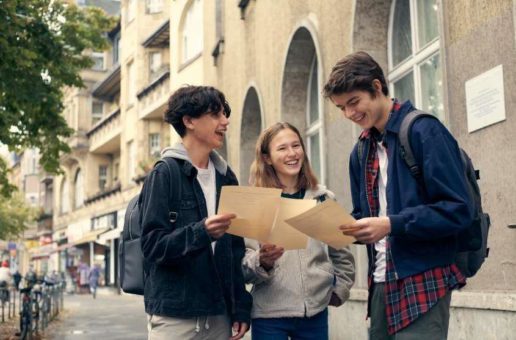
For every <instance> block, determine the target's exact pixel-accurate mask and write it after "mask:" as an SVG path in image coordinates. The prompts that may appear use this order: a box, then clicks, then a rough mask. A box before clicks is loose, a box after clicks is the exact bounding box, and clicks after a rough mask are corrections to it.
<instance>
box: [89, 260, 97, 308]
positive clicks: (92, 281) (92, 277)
mask: <svg viewBox="0 0 516 340" xmlns="http://www.w3.org/2000/svg"><path fill="white" fill-rule="evenodd" d="M99 278H100V268H99V265H98V264H94V265H93V266H92V267H91V269H90V272H89V274H88V281H89V285H90V293H91V295H92V296H93V298H94V299H95V298H96V297H97V287H98V285H99Z"/></svg>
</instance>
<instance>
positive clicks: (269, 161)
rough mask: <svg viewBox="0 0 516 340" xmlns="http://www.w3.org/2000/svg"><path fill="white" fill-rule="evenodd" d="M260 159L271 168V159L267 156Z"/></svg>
mask: <svg viewBox="0 0 516 340" xmlns="http://www.w3.org/2000/svg"><path fill="white" fill-rule="evenodd" d="M262 158H263V161H264V162H265V163H267V164H269V165H270V166H272V161H271V158H270V157H269V155H262Z"/></svg>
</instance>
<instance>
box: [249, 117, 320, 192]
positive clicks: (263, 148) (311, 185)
mask: <svg viewBox="0 0 516 340" xmlns="http://www.w3.org/2000/svg"><path fill="white" fill-rule="evenodd" d="M284 129H290V130H292V131H294V133H295V134H296V135H297V136H298V137H299V142H300V143H301V147H302V148H303V153H304V158H303V165H302V166H301V171H300V172H299V176H298V178H297V189H298V190H299V189H315V188H316V187H317V184H318V181H317V177H315V175H314V172H313V170H312V167H311V166H310V161H309V160H308V155H307V154H306V149H305V143H304V142H303V138H301V134H300V133H299V130H298V129H296V127H295V126H293V125H291V124H289V123H286V122H279V123H276V124H274V125H272V126H269V127H268V128H267V129H265V130H263V131H262V133H261V134H260V136H259V137H258V140H257V141H256V148H255V159H254V161H253V164H252V165H251V171H250V178H249V183H250V184H251V185H254V186H256V187H265V188H280V189H283V185H282V184H281V182H280V180H279V178H278V175H276V171H275V170H274V168H273V167H272V165H269V164H267V162H265V157H266V156H270V144H271V142H272V139H273V138H274V137H275V136H276V135H277V134H278V133H279V132H280V131H281V130H284Z"/></svg>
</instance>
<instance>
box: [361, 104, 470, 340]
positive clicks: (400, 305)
mask: <svg viewBox="0 0 516 340" xmlns="http://www.w3.org/2000/svg"><path fill="white" fill-rule="evenodd" d="M400 106H401V105H400V104H399V102H398V101H397V100H394V103H393V109H392V111H391V113H390V115H391V116H392V115H393V114H396V113H397V111H398V110H399V108H400ZM360 138H369V139H370V143H369V150H368V154H367V162H366V183H365V186H366V194H367V201H368V204H369V208H370V210H371V216H378V212H379V210H380V202H379V198H378V173H379V171H380V162H379V160H378V153H377V143H378V141H380V140H381V139H382V136H381V135H380V133H379V132H378V131H377V130H376V129H375V128H371V129H370V130H365V131H364V132H363V133H362V135H361V136H360ZM372 247H373V249H374V245H372ZM373 254H374V252H373ZM373 266H374V261H373ZM373 272H374V268H372V270H370V271H369V275H370V277H369V280H368V281H369V284H370V285H371V284H372V282H373V280H372V273H373ZM465 283H466V279H465V277H464V275H462V273H461V272H460V271H459V269H458V268H457V266H456V265H455V264H452V265H450V266H445V267H436V268H432V269H430V270H427V271H426V272H423V273H420V274H416V275H413V276H409V277H406V278H403V279H397V278H396V271H395V267H394V261H393V258H392V253H391V249H390V242H389V238H388V237H387V240H386V270H385V305H386V306H385V309H386V310H385V312H386V315H387V331H388V332H389V334H391V335H392V334H394V333H396V332H398V331H400V330H401V329H403V328H405V327H407V326H408V325H410V324H411V323H412V322H413V321H415V320H416V319H417V318H419V317H420V316H421V315H423V314H424V313H426V312H427V311H428V310H430V308H431V307H432V306H434V305H435V304H436V303H437V302H438V301H439V299H440V298H442V297H443V296H444V295H446V293H447V292H448V291H449V290H452V289H454V288H457V287H462V286H464V285H465Z"/></svg>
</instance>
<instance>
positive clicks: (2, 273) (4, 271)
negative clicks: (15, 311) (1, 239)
mask: <svg viewBox="0 0 516 340" xmlns="http://www.w3.org/2000/svg"><path fill="white" fill-rule="evenodd" d="M10 283H11V270H10V269H9V261H7V260H3V261H2V265H1V267H0V300H1V302H2V306H3V304H4V303H5V302H8V301H9V284H10Z"/></svg>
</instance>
